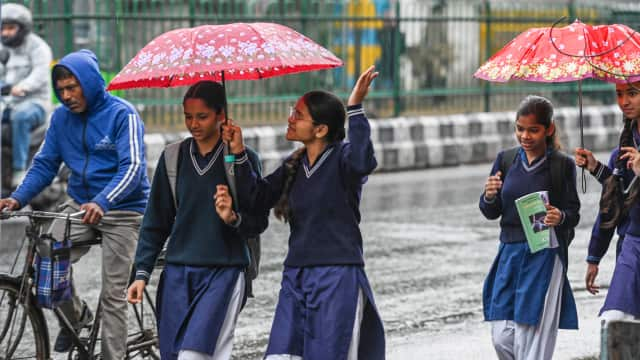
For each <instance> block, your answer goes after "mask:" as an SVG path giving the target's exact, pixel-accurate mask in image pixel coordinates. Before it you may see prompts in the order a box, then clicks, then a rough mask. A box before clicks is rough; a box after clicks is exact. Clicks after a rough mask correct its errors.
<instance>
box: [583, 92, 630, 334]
mask: <svg viewBox="0 0 640 360" xmlns="http://www.w3.org/2000/svg"><path fill="white" fill-rule="evenodd" d="M616 97H617V99H618V105H619V106H620V110H622V113H623V115H624V121H625V126H624V129H623V131H622V133H621V135H620V145H619V147H618V152H617V155H619V154H622V155H619V156H616V160H615V163H616V164H617V166H616V169H614V170H613V171H609V176H608V177H607V178H606V179H607V180H606V181H605V183H604V188H603V192H602V196H601V198H600V213H599V214H598V217H599V219H603V218H604V219H605V221H602V222H601V223H600V233H608V234H609V236H608V237H607V236H601V237H592V238H591V243H590V244H589V254H590V255H591V254H592V252H593V251H594V250H593V249H598V250H599V249H603V250H604V251H606V249H607V247H608V245H609V243H608V240H609V239H610V238H611V236H610V233H612V232H613V229H615V228H616V227H618V229H620V228H623V226H624V230H625V233H623V234H622V236H623V237H624V241H623V242H622V246H621V248H620V253H619V255H618V257H617V259H616V266H615V269H614V272H613V277H612V279H611V284H610V286H609V291H608V292H607V297H606V299H605V302H604V306H603V307H602V309H601V310H600V316H601V318H602V319H603V320H605V321H607V322H608V321H612V320H633V319H638V318H640V270H639V269H640V268H639V266H640V259H639V256H638V254H639V253H640V201H639V199H638V194H639V193H640V181H638V180H637V176H638V174H639V173H640V171H638V170H639V164H640V155H639V153H638V150H637V148H636V147H637V145H636V143H637V142H636V141H635V139H636V138H635V136H634V135H636V133H637V128H638V121H640V82H635V83H627V84H616ZM576 158H577V157H576ZM589 160H590V159H589V157H584V158H583V159H582V160H579V161H581V162H578V164H586V163H587V161H589ZM593 161H595V159H593ZM632 165H633V166H632ZM627 167H632V170H633V172H631V171H629V170H628V169H627ZM604 170H605V171H606V170H608V168H607V169H604ZM634 175H635V178H634ZM630 179H631V180H630ZM594 231H595V230H594ZM600 251H601V252H600V253H598V255H600V254H602V255H604V251H602V250H600ZM598 260H599V259H598ZM597 270H598V266H597V263H596V264H595V265H592V264H590V265H589V268H588V272H587V290H589V291H590V292H592V293H597V290H598V287H597V286H595V284H594V283H595V279H596V276H597V273H598V272H597Z"/></svg>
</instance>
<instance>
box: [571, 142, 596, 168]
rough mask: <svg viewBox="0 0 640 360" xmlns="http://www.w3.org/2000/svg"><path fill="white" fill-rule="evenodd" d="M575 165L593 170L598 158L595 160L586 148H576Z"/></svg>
mask: <svg viewBox="0 0 640 360" xmlns="http://www.w3.org/2000/svg"><path fill="white" fill-rule="evenodd" d="M574 155H575V161H576V165H577V166H578V167H581V168H586V169H587V170H589V171H590V172H594V171H595V169H596V166H598V160H596V158H595V156H593V153H592V152H591V151H589V150H587V149H583V148H576V150H575V152H574Z"/></svg>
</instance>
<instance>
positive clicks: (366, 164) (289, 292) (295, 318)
mask: <svg viewBox="0 0 640 360" xmlns="http://www.w3.org/2000/svg"><path fill="white" fill-rule="evenodd" d="M377 76H378V73H377V72H375V71H374V67H373V66H372V67H370V68H369V69H367V70H366V71H365V72H363V73H362V74H361V75H360V77H359V78H358V81H357V83H356V85H355V87H354V89H353V92H352V93H351V96H350V97H349V101H348V107H347V111H346V114H345V109H344V105H343V104H342V102H341V101H340V99H339V98H337V97H336V96H335V95H333V94H330V93H327V92H324V91H311V92H308V93H306V94H305V95H303V96H302V97H301V98H300V99H299V100H298V101H297V103H296V104H295V106H294V107H293V108H292V109H291V114H290V116H289V120H288V122H289V127H288V129H287V134H286V137H287V139H288V140H290V141H299V142H302V143H303V144H304V146H303V147H302V148H300V149H299V150H297V151H295V152H294V153H293V154H291V155H290V156H289V157H288V158H287V159H286V160H285V161H284V163H283V164H282V165H281V166H280V167H279V168H278V169H276V170H275V171H274V172H273V173H272V174H270V175H269V176H267V177H265V178H261V177H260V176H259V175H258V174H257V173H256V172H255V171H254V169H253V168H252V166H251V165H250V164H249V162H247V156H246V153H245V147H244V145H243V141H242V133H241V130H240V128H239V127H237V126H235V125H233V124H230V125H229V126H223V138H224V140H225V141H230V147H231V151H232V152H234V153H235V154H236V159H237V160H236V179H237V186H238V197H239V201H240V203H242V202H245V206H247V205H246V204H248V206H249V207H250V208H256V209H260V210H263V209H271V208H274V211H275V215H276V216H277V217H278V218H280V219H282V220H284V221H286V222H288V223H289V225H290V229H291V233H290V236H289V252H288V255H287V258H286V259H285V261H284V266H285V267H284V272H283V277H282V283H281V289H280V294H279V298H278V305H277V308H276V313H275V317H274V320H273V325H272V329H271V336H270V338H269V345H268V347H267V352H266V359H268V360H276V359H290V360H295V359H298V360H299V359H304V360H325V359H334V360H341V359H342V360H347V359H348V360H356V359H367V360H381V359H384V356H385V354H384V349H385V341H384V329H383V326H382V322H381V320H380V317H379V315H378V313H377V310H376V307H375V304H374V300H373V294H372V290H371V287H370V286H369V282H368V280H367V276H366V274H365V272H364V261H363V249H362V235H361V233H360V228H359V222H360V211H359V203H360V195H361V192H362V186H363V184H364V183H365V181H366V179H367V176H368V175H369V174H371V173H372V172H373V170H374V169H375V168H376V166H377V162H376V159H375V157H374V151H373V145H372V143H371V139H370V127H369V122H368V120H367V118H366V117H365V115H364V110H363V108H362V101H363V100H364V98H365V96H366V95H367V92H368V90H369V86H370V85H371V82H372V81H373V79H375V78H376V77H377ZM345 115H348V117H349V134H348V135H349V142H344V141H343V139H344V137H345V128H344V121H345V117H346V116H345ZM216 201H222V196H220V197H218V198H217V199H216ZM225 201H228V199H227V200H225Z"/></svg>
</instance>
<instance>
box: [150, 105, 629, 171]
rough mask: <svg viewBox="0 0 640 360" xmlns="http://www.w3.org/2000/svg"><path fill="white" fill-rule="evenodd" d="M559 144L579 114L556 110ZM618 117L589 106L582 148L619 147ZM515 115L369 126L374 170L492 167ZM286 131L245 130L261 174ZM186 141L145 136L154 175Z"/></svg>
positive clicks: (573, 132) (285, 144)
mask: <svg viewBox="0 0 640 360" xmlns="http://www.w3.org/2000/svg"><path fill="white" fill-rule="evenodd" d="M554 119H555V121H556V124H557V127H558V130H559V134H560V140H561V142H562V144H563V147H564V150H565V152H567V153H570V154H571V153H573V149H574V148H576V147H579V146H580V128H579V112H578V109H576V108H574V107H571V108H569V107H565V108H558V109H556V111H555V116H554ZM621 119H622V114H621V112H620V110H619V109H618V106H616V105H612V106H591V107H585V108H584V110H583V123H584V145H585V148H587V149H590V150H592V151H606V152H609V151H610V150H611V149H612V148H614V147H615V146H616V145H617V143H618V136H619V132H620V129H621V126H620V125H621V124H620V123H619V120H621ZM514 121H515V112H495V113H470V114H464V115H445V116H416V117H398V118H390V119H377V120H374V121H371V139H372V141H373V145H374V149H375V152H376V157H377V159H378V169H377V171H401V170H409V169H423V168H434V167H443V166H457V165H461V164H474V163H482V162H491V161H493V160H494V159H495V156H496V154H497V153H498V151H500V150H501V149H504V148H507V147H511V146H514V145H516V140H515V137H514V135H513V127H514ZM285 131H286V127H285V126H258V127H251V128H247V129H245V130H244V137H245V143H246V144H247V145H248V146H250V147H252V148H253V149H255V150H256V151H257V152H258V153H259V154H260V157H261V159H262V161H263V167H264V169H265V173H269V172H271V171H273V170H274V169H275V168H277V167H278V166H279V165H280V163H281V162H282V160H283V159H284V158H286V156H288V155H289V154H290V153H291V151H293V150H294V149H295V147H296V146H297V145H296V144H294V143H292V142H289V141H287V140H286V139H285V138H284V134H285ZM187 136H189V133H188V132H186V131H184V132H181V133H177V134H175V133H166V134H164V133H152V134H147V135H145V146H146V153H147V164H148V167H149V170H150V173H153V170H154V169H155V166H156V163H157V162H158V159H159V158H160V154H161V153H162V150H163V149H164V146H165V145H166V144H169V143H171V142H174V141H177V140H179V139H182V138H184V137H187Z"/></svg>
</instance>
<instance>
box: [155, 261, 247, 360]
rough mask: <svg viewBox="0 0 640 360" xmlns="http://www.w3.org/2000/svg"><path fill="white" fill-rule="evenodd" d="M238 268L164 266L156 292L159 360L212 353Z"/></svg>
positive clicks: (239, 269) (238, 273)
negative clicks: (182, 353) (186, 353)
mask: <svg viewBox="0 0 640 360" xmlns="http://www.w3.org/2000/svg"><path fill="white" fill-rule="evenodd" d="M241 271H242V269H241V268H239V267H221V268H207V267H195V266H185V265H175V264H166V265H165V267H164V270H163V271H162V275H160V282H159V284H158V292H157V296H156V297H157V300H156V302H157V311H158V336H159V340H160V356H161V357H162V359H176V358H177V357H178V353H179V352H180V350H192V351H197V352H201V353H206V354H210V355H211V354H213V353H214V351H215V347H216V340H217V339H218V334H219V333H220V329H221V328H222V324H223V322H224V319H225V316H226V314H227V308H228V307H229V301H230V300H231V296H232V294H233V289H234V287H235V285H236V282H237V281H238V276H240V275H241V274H242V273H241Z"/></svg>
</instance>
